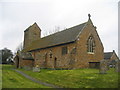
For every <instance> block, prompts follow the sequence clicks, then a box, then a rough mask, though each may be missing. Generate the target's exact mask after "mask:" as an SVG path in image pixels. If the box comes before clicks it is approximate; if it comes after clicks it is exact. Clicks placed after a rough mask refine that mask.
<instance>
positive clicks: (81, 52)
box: [15, 14, 104, 69]
mask: <svg viewBox="0 0 120 90" xmlns="http://www.w3.org/2000/svg"><path fill="white" fill-rule="evenodd" d="M88 16H89V18H88V21H87V22H84V23H82V24H79V25H76V26H74V27H71V28H68V29H65V30H63V31H60V32H57V33H54V34H51V35H48V36H46V37H43V38H41V29H40V27H39V26H38V25H37V24H36V23H34V24H33V25H32V26H30V27H28V28H27V29H26V30H25V31H24V49H23V51H22V52H19V53H18V54H17V56H16V59H15V60H16V63H15V65H16V67H25V66H30V67H36V66H37V67H40V68H56V69H57V68H63V69H75V68H89V67H91V68H99V64H100V60H103V59H104V47H103V44H102V42H101V40H100V37H99V35H98V33H97V30H96V26H94V25H93V22H92V20H91V18H90V14H89V15H88Z"/></svg>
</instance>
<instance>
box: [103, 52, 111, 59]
mask: <svg viewBox="0 0 120 90" xmlns="http://www.w3.org/2000/svg"><path fill="white" fill-rule="evenodd" d="M112 54H113V52H105V53H104V59H110V58H111V56H112Z"/></svg>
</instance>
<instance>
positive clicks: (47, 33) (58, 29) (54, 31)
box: [43, 26, 61, 36]
mask: <svg viewBox="0 0 120 90" xmlns="http://www.w3.org/2000/svg"><path fill="white" fill-rule="evenodd" d="M60 29H61V28H60V27H59V26H55V28H54V29H53V30H51V31H48V32H45V33H43V36H47V35H50V34H53V33H56V32H59V31H60Z"/></svg>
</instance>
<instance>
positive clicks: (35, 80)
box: [13, 69, 60, 88]
mask: <svg viewBox="0 0 120 90" xmlns="http://www.w3.org/2000/svg"><path fill="white" fill-rule="evenodd" d="M13 70H15V71H16V72H18V73H20V74H21V75H23V76H24V77H26V78H28V79H30V80H32V81H33V82H36V83H39V84H42V85H45V86H49V87H53V88H60V87H58V86H55V85H52V84H49V83H45V82H41V81H39V80H37V79H35V78H33V77H31V76H29V75H27V74H25V73H23V72H22V71H19V70H16V69H13Z"/></svg>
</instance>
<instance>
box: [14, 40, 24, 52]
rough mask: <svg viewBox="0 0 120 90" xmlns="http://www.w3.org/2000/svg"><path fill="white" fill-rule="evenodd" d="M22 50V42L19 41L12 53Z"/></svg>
mask: <svg viewBox="0 0 120 90" xmlns="http://www.w3.org/2000/svg"><path fill="white" fill-rule="evenodd" d="M22 50H23V42H21V43H20V44H19V45H18V46H17V48H16V50H15V53H14V54H16V53H17V52H18V51H22Z"/></svg>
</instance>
